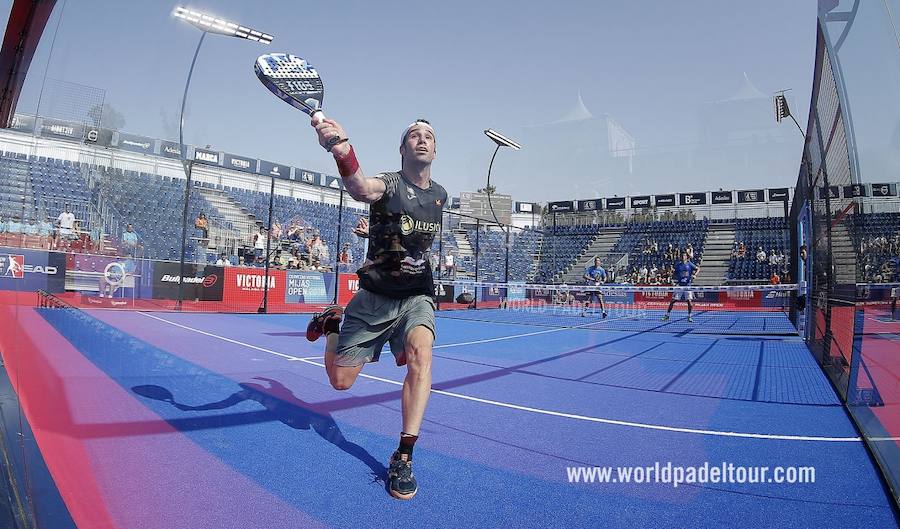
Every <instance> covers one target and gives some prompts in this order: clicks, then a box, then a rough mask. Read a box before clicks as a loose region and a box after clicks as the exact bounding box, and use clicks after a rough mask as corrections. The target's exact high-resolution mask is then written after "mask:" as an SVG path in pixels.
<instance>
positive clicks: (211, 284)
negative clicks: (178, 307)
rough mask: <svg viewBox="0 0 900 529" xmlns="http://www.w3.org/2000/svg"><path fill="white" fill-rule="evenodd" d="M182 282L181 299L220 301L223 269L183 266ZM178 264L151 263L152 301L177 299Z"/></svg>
mask: <svg viewBox="0 0 900 529" xmlns="http://www.w3.org/2000/svg"><path fill="white" fill-rule="evenodd" d="M184 270H185V274H184V279H183V280H182V283H183V285H182V291H183V294H182V295H183V299H185V300H200V301H222V295H223V292H224V282H223V278H224V268H223V267H221V266H212V265H206V266H204V265H196V264H185V267H184ZM180 271H181V268H180V265H179V263H174V262H168V261H164V262H155V263H153V294H152V295H153V299H178V278H179V272H180Z"/></svg>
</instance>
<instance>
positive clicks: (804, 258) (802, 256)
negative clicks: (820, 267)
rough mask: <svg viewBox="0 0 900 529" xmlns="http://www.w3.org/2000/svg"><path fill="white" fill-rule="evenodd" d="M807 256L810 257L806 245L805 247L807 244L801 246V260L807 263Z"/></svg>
mask: <svg viewBox="0 0 900 529" xmlns="http://www.w3.org/2000/svg"><path fill="white" fill-rule="evenodd" d="M807 255H808V253H807V250H806V245H805V244H804V245H801V246H800V260H801V261H803V262H804V263H806V256H807Z"/></svg>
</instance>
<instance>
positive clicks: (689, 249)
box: [684, 243, 694, 261]
mask: <svg viewBox="0 0 900 529" xmlns="http://www.w3.org/2000/svg"><path fill="white" fill-rule="evenodd" d="M684 252H685V253H686V254H688V260H690V261H693V260H694V245H693V244H691V243H688V245H687V248H685V250H684Z"/></svg>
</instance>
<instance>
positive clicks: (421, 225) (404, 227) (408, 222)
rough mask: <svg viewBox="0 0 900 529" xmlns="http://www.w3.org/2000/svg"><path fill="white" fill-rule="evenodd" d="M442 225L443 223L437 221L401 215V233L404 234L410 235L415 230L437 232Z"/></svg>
mask: <svg viewBox="0 0 900 529" xmlns="http://www.w3.org/2000/svg"><path fill="white" fill-rule="evenodd" d="M440 226H441V225H440V224H439V223H437V222H424V221H421V220H416V219H413V218H412V217H410V216H409V215H401V216H400V233H401V234H403V235H409V234H410V233H412V232H414V231H418V232H424V233H437V232H438V230H439V229H440Z"/></svg>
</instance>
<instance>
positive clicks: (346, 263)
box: [338, 242, 351, 272]
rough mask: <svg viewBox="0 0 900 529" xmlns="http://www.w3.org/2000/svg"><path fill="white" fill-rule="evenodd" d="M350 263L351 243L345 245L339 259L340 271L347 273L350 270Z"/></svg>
mask: <svg viewBox="0 0 900 529" xmlns="http://www.w3.org/2000/svg"><path fill="white" fill-rule="evenodd" d="M350 261H351V257H350V243H349V242H348V243H346V244H344V247H343V248H342V249H341V255H340V256H339V257H338V263H339V265H340V266H339V268H338V271H339V272H346V271H348V270H350Z"/></svg>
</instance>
